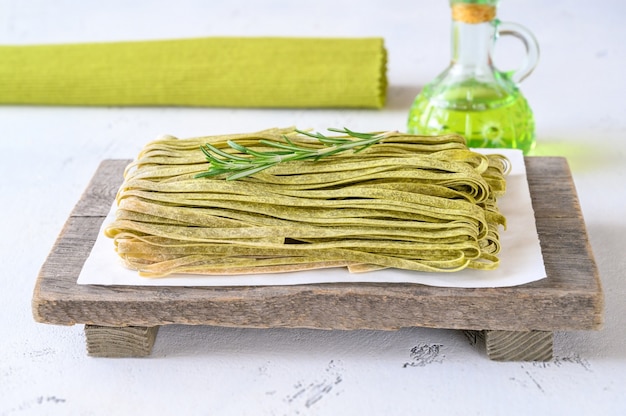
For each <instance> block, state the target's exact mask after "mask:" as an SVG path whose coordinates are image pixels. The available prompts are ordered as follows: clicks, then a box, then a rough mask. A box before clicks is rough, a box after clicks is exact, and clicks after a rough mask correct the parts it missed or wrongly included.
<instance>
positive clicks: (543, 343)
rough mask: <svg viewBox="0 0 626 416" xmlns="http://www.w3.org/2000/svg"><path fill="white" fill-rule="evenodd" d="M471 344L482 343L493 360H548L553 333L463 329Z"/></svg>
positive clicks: (550, 356) (550, 354)
mask: <svg viewBox="0 0 626 416" xmlns="http://www.w3.org/2000/svg"><path fill="white" fill-rule="evenodd" d="M465 334H466V335H467V337H468V338H469V340H470V341H471V342H472V344H478V343H483V342H484V344H485V348H486V349H487V357H489V358H490V359H491V360H494V361H549V360H551V359H552V350H553V335H552V332H550V331H492V330H484V331H465Z"/></svg>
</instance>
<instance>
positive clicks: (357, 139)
mask: <svg viewBox="0 0 626 416" xmlns="http://www.w3.org/2000/svg"><path fill="white" fill-rule="evenodd" d="M328 130H329V131H332V132H336V133H343V134H346V135H347V137H328V136H325V135H323V134H321V133H310V132H306V131H302V130H297V129H296V132H297V133H299V134H302V135H305V136H308V137H312V138H314V139H317V140H318V141H319V142H320V143H322V144H323V145H324V147H315V148H313V147H306V146H302V145H299V144H296V143H294V142H293V141H292V140H290V139H289V137H287V136H286V135H283V136H282V139H283V140H284V142H278V141H273V140H264V139H261V140H259V144H262V145H265V146H269V147H273V148H275V149H277V150H274V151H255V150H252V149H250V148H249V147H245V146H242V145H240V144H238V143H236V142H234V141H232V140H229V141H228V142H227V143H228V145H229V146H230V147H231V148H232V149H233V150H235V151H237V152H238V153H239V154H231V153H228V152H225V151H223V150H220V149H218V148H216V147H215V146H212V145H210V144H208V143H207V144H205V145H204V146H202V147H201V150H202V152H203V153H204V155H205V156H206V158H207V160H208V162H209V164H210V167H209V169H208V170H207V171H206V172H202V173H199V174H197V175H196V176H195V177H196V178H206V177H212V176H217V175H221V174H228V176H227V177H226V180H237V179H241V178H244V177H246V176H250V175H254V174H255V173H258V172H261V171H263V170H265V169H269V168H271V167H272V166H276V165H277V164H279V163H284V162H288V161H292V160H304V159H313V160H319V159H321V158H323V157H327V156H330V155H335V154H337V153H341V152H345V151H347V150H354V152H355V153H357V152H360V151H362V150H365V149H367V148H368V147H370V146H371V145H373V144H375V143H378V142H379V141H381V140H382V139H384V138H385V137H388V136H389V135H391V134H394V133H395V132H385V133H357V132H354V131H351V130H349V129H347V128H345V127H344V128H343V129H334V128H329V129H328ZM242 155H247V156H242Z"/></svg>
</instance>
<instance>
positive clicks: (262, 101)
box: [0, 37, 387, 108]
mask: <svg viewBox="0 0 626 416" xmlns="http://www.w3.org/2000/svg"><path fill="white" fill-rule="evenodd" d="M386 60H387V54H386V50H385V47H384V43H383V40H382V39H380V38H289V37H285V38H280V37H250V38H243V37H210V38H196V39H180V40H154V41H136V42H103V43H79V44H52V45H26V46H0V103H3V104H47V105H119V106H157V105H171V106H212V107H355V108H358V107H361V108H380V107H382V106H383V105H384V103H385V96H386V87H387V79H386Z"/></svg>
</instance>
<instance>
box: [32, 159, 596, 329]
mask: <svg viewBox="0 0 626 416" xmlns="http://www.w3.org/2000/svg"><path fill="white" fill-rule="evenodd" d="M526 161H527V171H528V179H529V187H530V190H531V195H532V200H533V206H534V209H535V213H536V218H537V228H538V232H539V237H540V240H541V246H542V250H543V254H544V261H545V264H546V269H547V273H548V278H546V279H543V280H541V281H538V282H533V283H529V284H526V285H522V286H517V287H511V288H497V289H462V288H438V287H430V286H423V285H413V284H363V283H342V284H316V285H300V286H268V287H219V288H206V287H204V288H203V287H121V286H109V287H105V286H84V285H77V284H76V279H77V278H78V275H79V273H80V270H81V267H82V265H83V263H84V261H85V259H86V257H87V255H88V253H89V251H90V249H91V246H92V245H93V243H94V242H95V239H96V236H97V233H98V229H99V227H100V225H101V223H102V221H103V219H104V216H105V215H106V213H107V212H108V210H109V207H110V203H111V202H112V201H113V198H114V195H115V193H116V192H117V188H118V186H119V184H120V183H121V182H122V171H123V169H124V167H125V166H126V165H127V163H128V162H129V161H128V160H108V161H104V162H103V163H102V164H101V166H100V167H99V169H98V171H97V172H96V174H95V176H94V179H93V181H92V182H91V184H90V185H89V187H88V188H87V191H86V192H85V194H84V195H83V197H82V198H81V200H80V201H79V203H78V204H77V206H76V209H75V210H74V212H73V213H72V215H71V216H70V218H69V219H68V220H67V223H66V224H65V227H64V229H63V230H62V231H61V234H60V235H59V238H58V240H57V241H56V243H55V245H54V247H53V248H52V250H51V252H50V255H49V257H48V258H47V260H46V261H45V263H44V264H43V266H42V268H41V271H40V274H39V277H38V279H37V282H36V285H35V290H34V294H33V300H32V306H33V314H34V317H35V319H36V320H37V321H39V322H45V323H50V324H58V325H73V324H77V323H78V324H81V323H82V324H93V325H102V326H110V327H116V326H120V327H121V326H129V325H132V326H143V327H153V326H158V325H165V324H170V323H171V324H173V323H177V324H190V325H214V326H229V327H255V328H268V327H292V328H295V327H300V328H320V329H380V330H394V329H398V328H402V327H412V326H421V327H433V328H449V329H470V330H483V329H489V330H505V331H530V330H539V331H556V330H588V329H598V328H600V327H601V325H602V320H603V296H602V289H601V286H600V280H599V276H598V273H597V268H596V265H595V262H594V259H593V254H592V252H591V249H590V246H589V242H588V238H587V234H586V229H585V225H584V221H583V218H582V214H581V211H580V208H579V205H578V200H577V196H576V191H575V188H574V184H573V182H572V178H571V175H570V171H569V168H568V165H567V162H566V161H565V159H562V158H527V159H526Z"/></svg>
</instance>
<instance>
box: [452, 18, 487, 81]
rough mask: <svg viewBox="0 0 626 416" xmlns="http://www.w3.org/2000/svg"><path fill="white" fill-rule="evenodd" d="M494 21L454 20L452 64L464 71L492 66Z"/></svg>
mask: <svg viewBox="0 0 626 416" xmlns="http://www.w3.org/2000/svg"><path fill="white" fill-rule="evenodd" d="M494 32H495V25H494V23H493V22H491V21H488V22H482V23H464V22H459V21H453V22H452V64H451V65H452V66H453V67H456V68H457V69H460V68H463V70H464V71H470V72H473V71H480V70H481V69H488V68H490V67H491V66H492V62H491V49H492V44H493V37H494Z"/></svg>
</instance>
